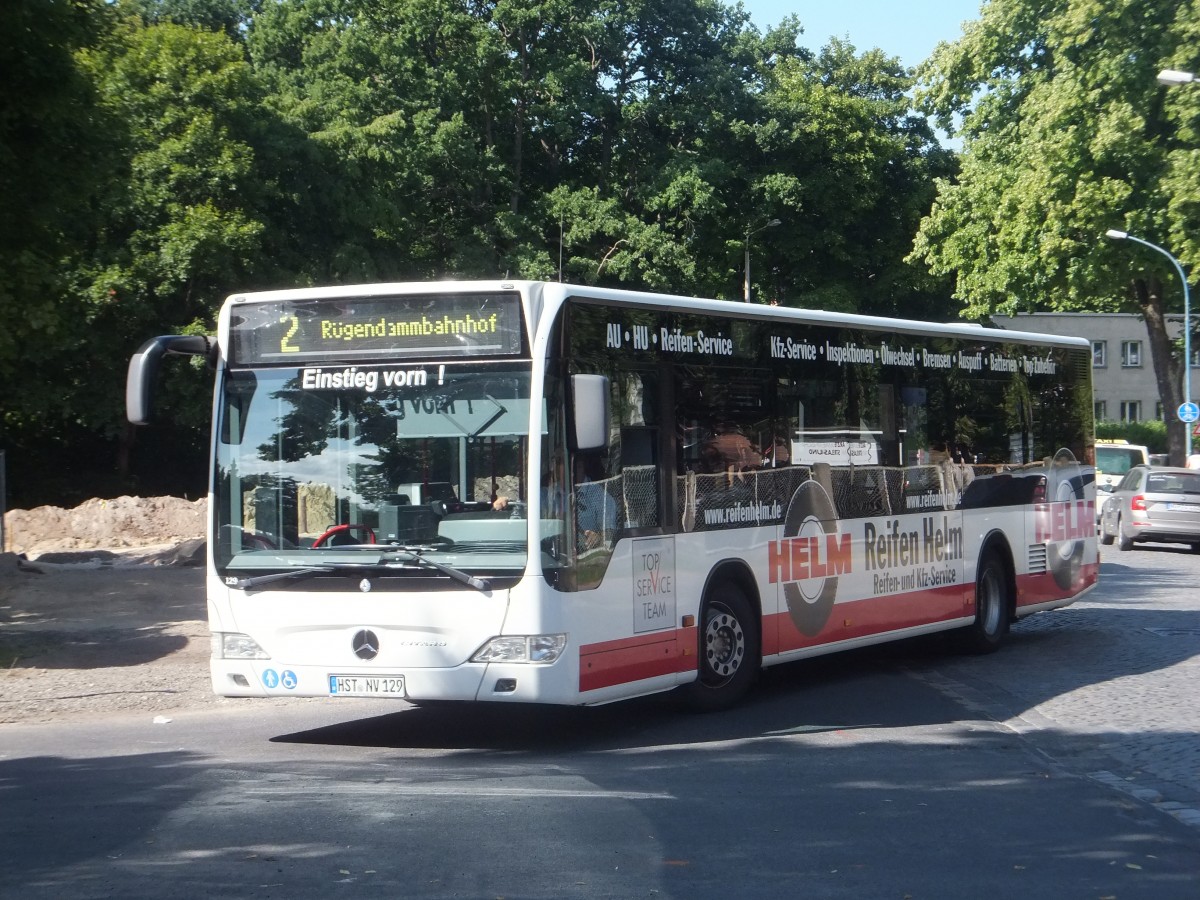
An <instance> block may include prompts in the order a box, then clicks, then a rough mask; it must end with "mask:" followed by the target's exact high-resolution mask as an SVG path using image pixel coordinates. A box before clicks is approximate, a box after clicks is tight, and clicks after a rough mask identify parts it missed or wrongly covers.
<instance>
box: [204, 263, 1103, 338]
mask: <svg viewBox="0 0 1200 900" xmlns="http://www.w3.org/2000/svg"><path fill="white" fill-rule="evenodd" d="M512 290H517V291H520V292H521V293H523V294H525V295H526V296H527V297H528V298H529V303H530V309H529V315H530V317H531V318H532V319H534V320H537V319H538V318H540V315H541V313H542V312H543V304H545V306H544V311H545V312H546V313H553V312H555V311H557V309H558V307H559V306H561V305H562V303H564V302H565V301H566V300H568V299H570V298H587V299H594V300H604V301H610V302H617V303H622V304H629V305H631V306H645V307H648V308H669V309H672V310H676V311H679V312H693V313H711V314H714V315H721V316H733V317H736V318H746V319H755V320H759V321H771V320H777V321H791V322H811V323H813V324H820V325H844V326H847V327H851V328H864V329H869V330H871V331H882V332H895V333H904V334H917V335H923V336H928V337H932V336H939V335H940V336H945V337H959V338H966V339H969V340H981V339H983V340H988V341H995V342H999V343H1026V344H1029V343H1033V344H1043V345H1046V346H1051V347H1074V348H1090V347H1091V343H1090V342H1089V341H1088V340H1087V339H1086V338H1083V337H1068V336H1063V335H1050V334H1040V333H1037V332H1028V331H1014V330H1011V329H1007V328H997V327H994V326H981V325H978V324H974V323H968V322H928V321H922V320H919V319H901V318H894V317H887V316H873V315H863V314H859V313H842V312H831V311H828V310H818V309H807V308H802V307H790V306H767V305H763V304H759V303H745V302H742V301H740V300H739V301H735V300H715V299H710V298H701V297H689V296H684V295H680V294H664V293H656V292H647V291H633V290H627V289H621V288H602V287H592V286H588V285H579V284H572V283H570V282H559V281H530V280H521V279H511V280H510V279H502V280H486V281H485V280H468V281H454V280H439V281H403V282H378V283H369V284H341V285H330V286H326V287H304V288H284V289H277V290H269V291H253V292H241V293H237V294H232V295H230V296H229V297H228V298H227V300H226V304H225V305H226V307H227V308H228V307H229V306H230V305H232V304H239V303H256V302H271V301H279V300H317V299H320V298H339V297H372V296H384V295H388V294H406V293H424V294H439V293H445V294H451V293H456V292H459V291H512Z"/></svg>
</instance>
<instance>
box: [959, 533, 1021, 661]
mask: <svg viewBox="0 0 1200 900" xmlns="http://www.w3.org/2000/svg"><path fill="white" fill-rule="evenodd" d="M1011 609H1012V587H1011V585H1010V582H1009V578H1008V569H1007V568H1006V567H1005V565H1004V562H1003V561H1002V560H1001V559H1000V555H999V554H998V553H996V552H995V551H994V550H992V551H989V552H988V553H985V554H984V556H983V558H982V559H980V560H979V571H978V573H977V574H976V576H975V621H974V622H972V623H971V624H970V625H968V626H967V628H966V630H965V632H964V634H963V637H964V638H965V639H966V640H965V643H966V646H967V649H968V650H970V651H971V652H973V653H994V652H995V651H996V650H998V649H1000V645H1001V644H1002V643H1004V637H1005V635H1007V634H1008V618H1009V614H1010V611H1011Z"/></svg>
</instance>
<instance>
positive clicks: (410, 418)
mask: <svg viewBox="0 0 1200 900" xmlns="http://www.w3.org/2000/svg"><path fill="white" fill-rule="evenodd" d="M529 383H530V372H529V365H528V364H527V363H525V364H521V363H494V364H481V363H472V364H459V365H437V364H431V365H424V366H422V365H420V364H417V365H415V366H411V365H406V366H405V367H404V368H397V367H395V366H379V367H372V366H369V365H360V366H337V367H324V368H321V367H310V368H270V369H255V370H231V371H229V372H227V373H226V376H225V378H224V382H223V388H222V390H221V393H220V398H221V399H220V411H219V415H220V422H219V431H218V434H217V441H216V454H215V464H216V479H215V487H214V497H213V502H214V506H215V515H216V533H215V541H214V544H215V553H214V556H215V561H216V565H217V569H218V570H219V571H221V572H222V573H223V574H225V573H230V572H232V573H233V574H234V575H243V574H245V573H246V572H247V571H248V570H258V571H262V570H264V569H271V568H274V569H277V570H278V569H280V568H287V567H292V566H306V565H307V566H320V565H326V564H333V563H334V562H336V561H337V560H345V559H352V560H353V559H355V555H356V554H357V556H358V558H359V559H362V558H363V557H364V556H365V555H369V554H364V553H363V552H362V551H364V550H368V551H369V550H370V549H371V548H376V551H378V548H380V547H384V546H388V547H416V548H420V552H421V554H422V555H425V554H430V555H434V556H437V557H438V558H440V559H443V560H444V561H445V564H447V565H453V566H458V567H460V568H464V569H469V570H470V571H472V572H476V573H482V574H492V575H496V574H505V573H507V574H516V573H519V572H520V571H522V570H523V569H524V567H525V562H526V557H527V550H526V546H527V527H526V524H525V519H524V502H523V501H524V500H525V498H526V497H527V496H528V485H527V484H526V483H525V480H526V476H525V474H524V473H525V471H526V467H527V454H528V449H529V448H528V443H529V413H530V409H529ZM543 418H544V415H543ZM498 499H499V501H500V502H499V503H497V502H496V501H497V500H498ZM496 507H503V508H496ZM379 556H380V554H379V552H375V553H374V557H379Z"/></svg>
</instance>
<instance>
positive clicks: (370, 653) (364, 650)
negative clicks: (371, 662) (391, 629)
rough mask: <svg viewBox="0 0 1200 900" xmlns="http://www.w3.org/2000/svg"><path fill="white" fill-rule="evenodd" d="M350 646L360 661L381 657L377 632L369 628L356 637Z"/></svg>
mask: <svg viewBox="0 0 1200 900" xmlns="http://www.w3.org/2000/svg"><path fill="white" fill-rule="evenodd" d="M350 646H351V647H353V648H354V655H355V656H357V657H358V658H359V659H374V658H375V657H376V656H378V655H379V638H377V637H375V632H373V631H371V630H370V629H367V628H364V629H362V630H361V631H359V632H358V633H357V634H355V635H354V640H353V641H351V642H350Z"/></svg>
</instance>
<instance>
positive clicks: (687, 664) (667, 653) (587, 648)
mask: <svg viewBox="0 0 1200 900" xmlns="http://www.w3.org/2000/svg"><path fill="white" fill-rule="evenodd" d="M695 669H696V629H695V628H678V629H676V630H674V631H659V632H655V633H654V634H647V635H638V636H637V637H632V638H620V639H618V640H615V641H603V642H601V643H598V644H585V645H584V646H582V647H580V648H579V690H581V691H594V690H598V689H599V688H606V687H613V686H614V685H618V684H628V683H629V682H631V681H641V680H643V679H645V678H656V677H658V676H661V675H674V674H676V673H678V672H692V671H695Z"/></svg>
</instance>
